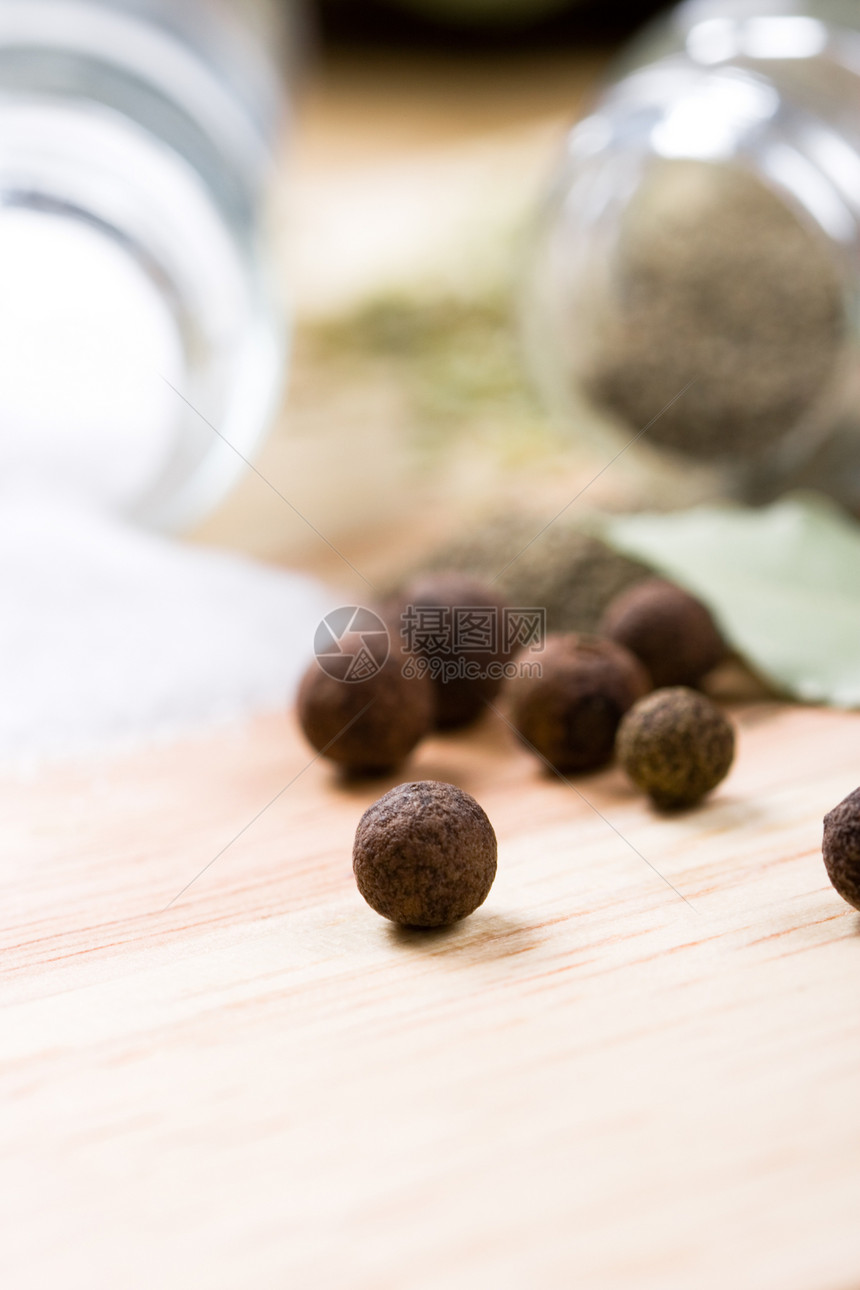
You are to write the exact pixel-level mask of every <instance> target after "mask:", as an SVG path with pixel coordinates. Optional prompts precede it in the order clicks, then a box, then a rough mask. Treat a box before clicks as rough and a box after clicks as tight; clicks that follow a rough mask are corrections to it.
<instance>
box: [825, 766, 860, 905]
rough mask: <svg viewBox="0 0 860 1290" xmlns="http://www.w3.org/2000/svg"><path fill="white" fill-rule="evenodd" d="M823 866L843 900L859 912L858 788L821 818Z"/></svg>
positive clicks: (859, 835) (859, 813) (859, 827)
mask: <svg viewBox="0 0 860 1290" xmlns="http://www.w3.org/2000/svg"><path fill="white" fill-rule="evenodd" d="M823 850H824V864H825V866H826V868H827V876H828V878H829V879H830V881H831V882H832V883H833V886H834V887H835V888H836V890H837V891H838V893H839V895H840V896H841V897H842V899H843V900H847V902H848V904H849V905H853V906H854V908H855V909H860V788H855V790H854V792H853V793H849V794H848V796H847V797H846V798H845V800H844V801H842V802H840V803H839V805H838V806H834V808H833V810H832V811H829V812H828V813H827V815H825V817H824V847H823Z"/></svg>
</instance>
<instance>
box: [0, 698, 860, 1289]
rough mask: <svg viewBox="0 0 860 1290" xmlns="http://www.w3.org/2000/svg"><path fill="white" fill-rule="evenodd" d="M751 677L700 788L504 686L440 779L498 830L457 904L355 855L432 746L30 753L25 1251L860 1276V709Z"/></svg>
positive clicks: (15, 928)
mask: <svg viewBox="0 0 860 1290" xmlns="http://www.w3.org/2000/svg"><path fill="white" fill-rule="evenodd" d="M736 715H737V720H738V722H739V725H740V757H739V762H738V765H737V768H736V770H735V771H734V772H733V774H732V776H731V777H730V779H729V780H728V781H727V782H726V784H725V785H724V786H723V788H722V790H721V791H720V792H719V793H718V794H717V795H716V796H715V797H714V799H713V800H712V801H711V802H710V803H709V804H708V805H707V806H706V807H704V808H703V809H701V810H699V811H696V812H692V813H690V814H687V815H683V816H679V817H677V818H672V819H666V818H661V817H659V816H657V815H655V814H654V813H652V812H651V811H650V810H649V809H648V808H647V807H646V806H645V805H644V804H643V802H642V801H641V800H640V799H639V797H638V796H636V795H635V794H634V793H633V792H632V791H631V790H630V789H629V788H628V787H627V786H626V784H625V782H624V780H623V777H622V776H621V774H620V772H618V771H616V770H610V771H607V772H605V773H602V774H600V775H596V776H591V777H589V778H587V779H584V780H580V781H577V783H576V785H575V786H573V787H570V786H565V785H564V784H561V783H559V782H557V781H555V780H552V779H550V778H547V777H546V776H545V775H544V774H543V773H541V771H540V769H539V768H538V767H537V766H536V765H535V764H534V763H533V762H532V761H531V759H530V758H529V757H528V755H527V754H526V753H525V752H523V751H521V750H519V749H518V748H517V747H516V746H515V745H514V743H513V741H512V739H511V738H510V736H509V734H508V732H507V730H506V729H505V728H504V727H503V726H502V725H501V724H500V723H499V722H498V721H497V720H495V719H490V720H488V721H487V722H486V723H485V724H484V725H482V726H481V727H479V728H478V729H477V730H475V731H474V732H473V733H471V734H470V735H469V736H468V737H461V738H457V739H455V738H453V737H452V738H444V739H443V738H437V739H434V740H432V741H430V742H429V743H428V744H427V745H426V746H424V747H423V748H422V749H421V750H420V752H419V754H418V755H417V756H416V758H415V759H414V762H413V763H412V764H411V766H410V767H409V768H408V773H407V775H406V776H405V777H406V778H425V777H435V778H441V779H450V780H452V781H454V782H456V783H458V784H460V785H462V786H463V787H464V788H466V789H468V790H469V791H470V792H473V793H474V794H475V795H476V796H477V797H478V798H479V800H480V801H481V802H482V803H483V804H484V806H485V808H486V809H487V811H488V812H489V814H490V817H491V818H492V820H493V822H494V824H495V826H496V829H497V832H498V836H499V875H498V879H497V882H496V884H495V887H494V889H493V891H492V893H491V895H490V898H489V900H488V901H487V903H486V905H485V906H484V907H483V908H482V909H481V910H479V911H478V912H477V913H476V914H475V915H474V917H472V918H471V919H469V920H467V921H466V922H464V923H462V924H461V925H459V926H458V927H456V928H454V929H452V930H449V931H446V932H440V933H429V934H428V933H424V934H422V933H418V932H409V931H402V930H398V929H396V928H394V927H393V926H391V925H389V924H387V923H385V922H384V921H383V920H381V919H379V918H378V917H377V916H376V915H375V914H373V913H372V912H371V911H370V910H369V909H368V908H367V907H366V906H365V905H364V903H363V902H362V900H361V898H360V897H359V895H358V893H357V891H356V889H355V887H354V884H353V880H352V875H351V869H350V851H351V843H352V836H353V832H354V829H355V825H356V822H357V820H358V818H359V816H360V814H361V812H362V810H363V809H364V807H365V806H366V805H367V804H368V803H369V802H370V801H371V800H373V799H374V798H375V797H376V796H377V795H378V794H379V793H381V792H382V791H383V790H384V789H385V788H387V787H388V786H389V785H390V783H391V782H393V781H383V782H378V783H375V784H368V783H364V784H360V785H353V786H351V787H344V786H342V785H339V784H338V783H337V781H336V779H335V778H334V777H333V775H332V773H331V772H330V770H329V768H328V767H326V766H325V765H323V764H321V763H320V762H315V763H312V764H308V762H309V756H308V751H307V749H306V747H305V746H304V745H303V743H302V741H301V739H300V738H299V736H298V735H297V733H296V732H295V730H294V728H293V725H292V722H291V720H290V719H288V718H287V717H283V718H281V717H273V718H266V719H264V720H261V721H258V722H256V723H254V724H253V725H251V726H249V727H246V728H242V729H230V730H225V731H221V732H219V733H218V734H216V735H211V736H209V737H207V738H205V739H198V740H195V741H190V742H186V743H185V744H183V745H181V746H176V747H171V748H167V749H153V750H151V751H149V752H147V753H145V754H137V755H135V756H134V757H129V758H125V759H124V760H121V761H116V762H112V763H105V764H98V765H96V764H91V765H89V766H88V767H84V768H81V767H79V768H77V769H75V770H74V771H63V772H56V773H54V774H53V775H51V776H50V777H48V778H45V777H44V776H43V777H41V778H40V779H39V780H38V781H34V782H32V783H30V784H27V783H10V782H7V783H5V784H4V785H3V786H2V793H0V799H2V810H0V837H2V848H0V881H2V909H3V920H2V923H3V932H2V937H3V940H2V944H3V957H2V967H3V991H4V999H5V1008H4V1014H3V1025H2V1031H0V1050H2V1068H0V1071H1V1072H2V1073H0V1105H2V1108H3V1110H2V1125H3V1131H2V1162H3V1163H2V1169H0V1178H1V1179H2V1181H0V1188H2V1190H0V1197H2V1211H0V1212H2V1214H3V1239H2V1253H0V1281H2V1284H3V1285H4V1286H5V1287H15V1288H16V1290H17V1288H18V1287H31V1286H32V1287H39V1288H40V1290H41V1288H43V1287H45V1286H50V1285H58V1286H62V1287H64V1290H69V1288H71V1287H78V1286H81V1287H85V1286H86V1287H93V1286H121V1287H138V1286H140V1287H144V1286H145V1287H151V1286H153V1285H158V1286H160V1287H174V1286H175V1287H187V1286H191V1285H194V1286H207V1287H222V1286H223V1287H237V1286H243V1287H244V1286H254V1287H255V1290H260V1288H261V1287H285V1286H290V1287H314V1288H315V1290H318V1288H320V1287H332V1288H333V1290H334V1288H337V1290H345V1288H349V1290H431V1288H433V1290H435V1288H436V1287H441V1286H444V1287H446V1290H450V1288H451V1287H464V1288H465V1287H469V1288H470V1290H474V1288H475V1287H492V1288H493V1290H503V1288H507V1287H510V1290H514V1288H516V1290H520V1288H521V1287H525V1286H536V1287H541V1288H542V1290H551V1288H554V1287H559V1290H562V1288H564V1290H569V1287H571V1286H574V1285H582V1286H589V1287H636V1288H637V1290H638V1288H639V1287H655V1290H656V1288H657V1287H659V1290H674V1288H675V1287H677V1288H678V1290H682V1288H683V1290H690V1288H691V1287H695V1288H696V1290H709V1288H710V1287H714V1290H717V1288H718V1287H719V1290H724V1287H725V1286H727V1285H731V1286H732V1287H749V1290H768V1288H769V1287H773V1290H829V1288H832V1290H848V1288H849V1287H852V1286H856V1285H857V1284H858V1282H860V1224H858V1213H860V1099H858V1097H857V1088H858V1075H860V919H858V916H857V915H856V914H855V913H853V912H852V911H851V910H849V909H848V908H847V907H846V906H845V905H844V904H842V902H841V901H840V900H839V899H838V897H837V896H836V895H835V894H834V892H833V891H832V890H831V889H830V888H829V886H828V884H827V881H826V878H825V875H824V872H823V868H822V862H821V858H820V834H821V817H822V815H823V813H824V812H825V810H827V809H828V808H829V807H830V806H832V805H833V804H835V802H836V801H838V800H839V799H840V798H841V797H842V796H843V795H844V794H845V793H846V792H848V791H849V790H850V789H852V788H854V787H855V786H856V785H857V783H858V782H859V781H860V719H858V718H857V717H856V716H848V715H844V714H843V715H840V714H835V713H828V712H820V711H815V710H808V709H807V710H805V709H801V708H794V709H791V708H785V707H780V706H778V705H772V704H753V705H749V706H747V707H744V708H742V709H739V710H738V711H737V713H736ZM267 804H269V805H268V806H267ZM219 853H220V854H219ZM215 857H217V858H215ZM643 857H644V859H643ZM646 860H647V861H648V862H650V864H651V865H653V866H654V868H655V869H657V870H659V871H660V873H661V874H662V875H663V878H661V877H659V876H658V875H657V873H655V872H654V869H652V868H650V867H649V864H648V863H646ZM207 865H208V867H207V868H205V871H204V872H202V873H201V874H200V877H199V878H198V879H197V881H196V882H194V883H193V884H192V885H191V886H190V887H188V889H187V890H186V891H185V892H184V894H183V895H181V896H180V897H179V898H178V899H176V900H175V902H174V903H172V904H170V907H169V908H167V906H168V904H169V902H171V901H173V900H174V897H176V896H177V893H178V892H179V891H180V890H181V889H182V888H183V887H185V886H186V884H187V883H188V882H189V881H190V880H191V879H193V878H194V876H195V875H196V874H198V873H199V872H200V871H201V870H204V867H205V866H207ZM664 878H665V880H666V881H664V880H663V879H664ZM667 883H671V884H672V885H673V886H674V887H675V888H677V890H678V891H679V892H681V893H682V894H683V896H684V897H685V898H686V900H682V899H681V898H679V896H678V895H677V894H676V893H675V891H673V890H672V889H671V888H670V886H668V885H667ZM687 901H688V902H689V903H686V902H687Z"/></svg>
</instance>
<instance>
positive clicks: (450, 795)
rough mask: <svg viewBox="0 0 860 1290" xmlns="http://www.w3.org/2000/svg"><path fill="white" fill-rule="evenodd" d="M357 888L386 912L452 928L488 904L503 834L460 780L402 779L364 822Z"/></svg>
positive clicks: (400, 919)
mask: <svg viewBox="0 0 860 1290" xmlns="http://www.w3.org/2000/svg"><path fill="white" fill-rule="evenodd" d="M352 866H353V871H354V873H355V880H356V882H357V884H358V890H359V891H360V892H361V894H362V896H363V897H364V899H365V900H366V901H367V903H368V905H370V907H371V909H375V910H376V912H377V913H378V914H382V916H383V918H390V919H391V921H392V922H393V923H402V924H403V925H404V926H406V927H446V926H447V925H448V924H449V923H456V922H458V921H459V920H460V919H461V918H466V917H467V916H468V915H469V914H471V913H473V912H474V910H476V909H477V908H478V906H479V905H482V904H483V903H484V901H485V900H486V899H487V896H488V895H489V892H490V888H491V887H492V885H493V879H494V878H495V876H496V835H495V833H494V832H493V826H492V824H490V821H489V820H488V819H487V816H486V814H485V813H484V811H483V810H482V809H481V807H480V806H479V805H478V803H477V802H476V801H475V799H474V798H473V797H470V796H469V794H468V793H464V792H463V790H462V789H461V788H456V787H455V786H454V785H453V784H442V783H439V782H438V781H436V780H432V779H431V780H424V781H422V782H419V783H413V784H398V785H397V787H396V788H392V789H391V791H390V792H389V793H386V794H385V796H384V797H380V799H379V801H378V802H374V803H373V805H372V806H371V807H369V808H368V809H367V810H366V811H365V813H364V815H363V816H362V817H361V820H360V822H359V825H358V829H357V830H356V834H355V846H354V848H353V853H352Z"/></svg>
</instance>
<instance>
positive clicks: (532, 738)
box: [510, 632, 651, 773]
mask: <svg viewBox="0 0 860 1290" xmlns="http://www.w3.org/2000/svg"><path fill="white" fill-rule="evenodd" d="M534 660H535V662H536V664H537V667H538V668H539V673H540V674H539V675H532V676H526V675H522V676H519V677H517V678H516V679H515V680H514V681H513V682H512V683H511V686H510V695H511V720H512V723H513V725H514V727H515V728H516V730H517V733H518V734H519V736H520V738H521V739H522V740H523V742H524V743H525V744H526V746H527V747H530V748H531V749H532V751H536V752H537V753H538V754H539V755H540V756H541V757H542V758H545V759H546V761H548V762H549V763H550V765H551V766H553V767H554V768H555V769H556V770H558V771H562V772H571V773H575V772H582V771H588V770H596V769H597V768H598V767H600V766H603V765H605V764H606V762H608V761H609V759H610V758H611V757H612V753H613V749H614V746H615V734H616V731H617V730H618V724H619V722H620V721H621V718H622V717H623V715H624V713H625V712H626V711H627V709H628V708H630V707H631V706H632V705H633V704H634V703H635V702H636V700H637V699H640V698H641V697H642V696H643V695H644V694H647V693H648V691H649V690H650V689H651V680H650V677H649V676H648V673H647V672H646V671H645V669H644V668H643V666H642V664H641V663H640V662H639V660H638V659H637V658H635V657H634V655H633V654H631V653H630V651H629V650H626V649H625V648H624V646H623V645H616V644H615V643H614V642H613V641H609V640H604V639H602V638H601V637H598V636H587V635H580V634H578V633H575V632H571V633H568V634H565V635H551V636H548V637H547V640H546V645H545V648H544V650H543V652H542V653H540V654H536V655H535V656H534Z"/></svg>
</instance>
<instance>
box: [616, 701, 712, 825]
mask: <svg viewBox="0 0 860 1290" xmlns="http://www.w3.org/2000/svg"><path fill="white" fill-rule="evenodd" d="M617 749H618V760H619V761H620V763H621V765H622V766H623V767H624V769H625V770H626V772H627V774H628V775H629V776H630V778H631V779H632V780H633V783H634V784H636V785H638V787H639V788H642V789H644V790H645V792H646V793H648V794H649V795H650V796H651V798H652V799H653V801H654V802H655V804H656V805H657V806H659V807H662V808H664V809H667V810H668V809H671V808H673V807H681V806H693V805H695V803H696V802H698V801H700V800H701V799H702V798H703V797H704V796H705V794H706V793H710V791H711V789H712V788H716V786H717V784H719V783H720V781H721V780H723V779H725V777H726V775H727V774H728V772H729V767H730V766H731V764H732V762H733V760H734V756H735V732H734V728H733V727H732V725H731V723H730V722H729V720H728V718H727V717H726V716H725V715H724V714H723V713H722V712H721V711H720V709H719V708H718V707H716V706H715V704H713V703H711V701H710V699H706V698H705V696H704V695H703V694H699V693H698V692H697V691H696V690H688V689H686V688H685V687H683V686H674V687H672V688H671V689H667V690H655V691H654V693H653V694H649V695H648V696H647V697H646V698H644V699H641V700H640V701H639V703H637V704H636V705H635V707H633V708H631V710H630V711H629V712H628V713H627V715H626V716H625V718H624V720H623V721H622V722H621V726H620V728H619V730H618V743H617Z"/></svg>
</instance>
